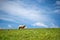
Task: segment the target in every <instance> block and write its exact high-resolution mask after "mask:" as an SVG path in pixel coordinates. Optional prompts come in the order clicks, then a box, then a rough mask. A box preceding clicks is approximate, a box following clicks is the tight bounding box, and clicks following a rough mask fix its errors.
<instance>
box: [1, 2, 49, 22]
mask: <svg viewBox="0 0 60 40" xmlns="http://www.w3.org/2000/svg"><path fill="white" fill-rule="evenodd" d="M24 5H25V6H26V8H25V6H24ZM28 7H29V6H27V4H24V3H22V2H21V3H18V2H7V3H4V5H3V6H2V10H3V11H5V12H7V13H8V14H10V15H13V16H18V17H22V18H24V19H28V20H32V21H39V20H40V21H42V20H47V19H48V17H47V16H46V15H42V12H44V13H45V11H44V10H43V11H42V10H41V9H39V8H37V7H36V6H35V7H34V6H32V7H33V8H31V7H29V8H28ZM37 9H38V10H37Z"/></svg>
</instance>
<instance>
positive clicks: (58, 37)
mask: <svg viewBox="0 0 60 40" xmlns="http://www.w3.org/2000/svg"><path fill="white" fill-rule="evenodd" d="M0 40H60V28H35V29H20V30H19V29H0Z"/></svg>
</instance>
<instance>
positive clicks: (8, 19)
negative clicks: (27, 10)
mask: <svg viewBox="0 0 60 40" xmlns="http://www.w3.org/2000/svg"><path fill="white" fill-rule="evenodd" d="M0 19H1V20H5V21H12V22H15V20H14V19H11V18H3V17H1V18H0Z"/></svg>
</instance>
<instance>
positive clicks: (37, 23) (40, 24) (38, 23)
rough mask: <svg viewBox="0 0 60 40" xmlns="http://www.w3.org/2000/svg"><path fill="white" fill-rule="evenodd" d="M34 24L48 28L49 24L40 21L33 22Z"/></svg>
mask: <svg viewBox="0 0 60 40" xmlns="http://www.w3.org/2000/svg"><path fill="white" fill-rule="evenodd" d="M32 25H33V26H39V27H41V26H42V27H44V28H47V27H48V26H47V25H46V24H44V23H40V22H36V23H34V24H32Z"/></svg>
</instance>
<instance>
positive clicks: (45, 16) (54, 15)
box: [0, 0, 60, 29]
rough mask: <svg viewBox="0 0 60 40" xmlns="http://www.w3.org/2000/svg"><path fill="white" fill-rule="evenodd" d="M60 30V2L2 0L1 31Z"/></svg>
mask: <svg viewBox="0 0 60 40" xmlns="http://www.w3.org/2000/svg"><path fill="white" fill-rule="evenodd" d="M19 25H26V28H60V1H59V0H0V29H17V28H18V26H19Z"/></svg>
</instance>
